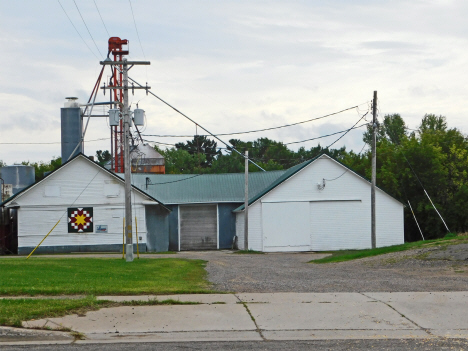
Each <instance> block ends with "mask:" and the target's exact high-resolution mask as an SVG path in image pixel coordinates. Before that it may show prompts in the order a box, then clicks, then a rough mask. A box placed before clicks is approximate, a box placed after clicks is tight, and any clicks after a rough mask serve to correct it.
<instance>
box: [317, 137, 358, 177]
mask: <svg viewBox="0 0 468 351" xmlns="http://www.w3.org/2000/svg"><path fill="white" fill-rule="evenodd" d="M366 145H367V143H364V145H363V146H362V149H361V151H359V153H358V155H360V154H361V153H362V152H363V151H364V148H365V147H366ZM348 172H349V169H346V171H344V172H343V173H342V174H341V175H339V176H338V177H336V178H333V179H325V178H324V179H323V180H326V181H328V182H332V181H334V180H337V179H339V178H341V177H342V176H344V175H345V174H346V173H348Z"/></svg>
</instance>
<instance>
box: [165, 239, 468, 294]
mask: <svg viewBox="0 0 468 351" xmlns="http://www.w3.org/2000/svg"><path fill="white" fill-rule="evenodd" d="M324 256H325V255H324V254H317V253H270V254H234V253H232V252H230V251H206V252H180V253H178V254H177V255H170V257H180V258H182V257H184V258H193V259H195V258H199V259H203V260H207V261H208V264H207V267H206V269H207V271H208V279H209V280H210V281H211V282H212V283H213V284H214V289H216V290H219V291H234V292H365V291H368V292H371V291H372V292H377V291H387V292H396V291H402V292H404V291H466V290H468V261H467V260H466V258H468V244H463V245H453V246H449V247H445V248H444V247H434V248H430V249H419V250H412V251H404V252H398V253H392V254H387V255H382V256H376V257H371V258H365V259H360V260H354V261H349V262H342V263H332V264H312V263H308V262H309V261H310V260H313V259H318V258H321V257H324Z"/></svg>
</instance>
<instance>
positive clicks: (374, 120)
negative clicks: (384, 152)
mask: <svg viewBox="0 0 468 351" xmlns="http://www.w3.org/2000/svg"><path fill="white" fill-rule="evenodd" d="M376 130H377V91H374V99H373V100H372V187H371V223H372V224H371V226H372V229H371V230H372V232H371V243H372V248H373V249H375V248H376V247H377V240H376V223H375V185H376V179H377V171H376V169H377V131H376Z"/></svg>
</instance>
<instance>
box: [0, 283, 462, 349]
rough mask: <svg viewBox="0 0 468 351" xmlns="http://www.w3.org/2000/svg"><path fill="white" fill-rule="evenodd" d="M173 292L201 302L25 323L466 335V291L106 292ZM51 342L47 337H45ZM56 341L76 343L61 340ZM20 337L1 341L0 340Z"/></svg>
mask: <svg viewBox="0 0 468 351" xmlns="http://www.w3.org/2000/svg"><path fill="white" fill-rule="evenodd" d="M153 298H157V299H158V300H165V299H174V300H180V301H193V302H199V303H200V304H198V305H157V306H125V307H113V308H105V309H101V310H99V311H94V312H88V313H87V314H86V315H85V316H78V315H70V316H65V317H62V318H50V319H42V320H35V321H28V322H24V327H26V328H51V329H60V328H70V329H72V330H73V331H75V332H79V333H82V334H84V336H85V339H84V340H75V341H74V342H75V343H115V342H173V341H179V342H180V341H240V340H241V341H247V340H250V341H256V340H258V341H261V340H320V339H369V338H372V339H388V338H395V339H404V338H424V339H428V338H439V337H448V338H465V339H468V314H467V313H466V306H467V305H468V292H435V293H434V292H432V293H431V292H428V293H421V292H418V293H403V292H402V293H272V294H255V293H246V294H214V295H173V296H102V297H100V299H106V300H113V301H123V300H127V301H129V300H136V299H140V300H148V299H153ZM43 342H49V343H52V342H51V341H50V340H47V341H43ZM57 342H61V343H63V342H72V340H66V339H63V337H62V338H61V339H60V340H57ZM6 343H8V344H12V343H17V342H14V341H5V342H2V341H1V338H0V345H2V344H6Z"/></svg>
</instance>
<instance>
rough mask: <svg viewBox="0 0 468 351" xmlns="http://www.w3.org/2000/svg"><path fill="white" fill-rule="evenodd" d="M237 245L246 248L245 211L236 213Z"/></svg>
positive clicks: (240, 248)
mask: <svg viewBox="0 0 468 351" xmlns="http://www.w3.org/2000/svg"><path fill="white" fill-rule="evenodd" d="M236 235H237V247H238V248H239V250H244V212H237V213H236Z"/></svg>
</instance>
